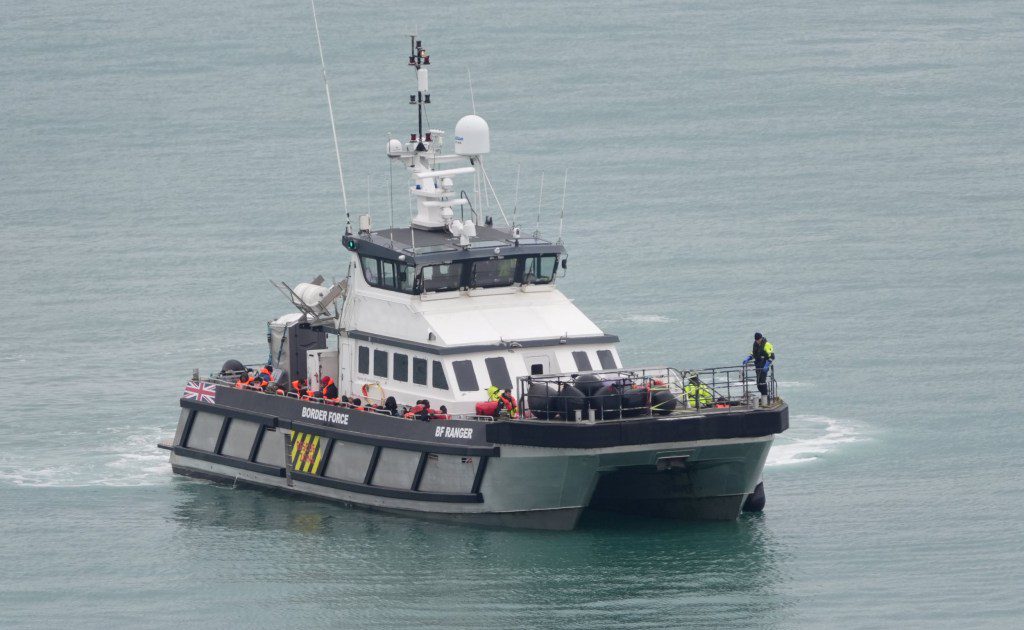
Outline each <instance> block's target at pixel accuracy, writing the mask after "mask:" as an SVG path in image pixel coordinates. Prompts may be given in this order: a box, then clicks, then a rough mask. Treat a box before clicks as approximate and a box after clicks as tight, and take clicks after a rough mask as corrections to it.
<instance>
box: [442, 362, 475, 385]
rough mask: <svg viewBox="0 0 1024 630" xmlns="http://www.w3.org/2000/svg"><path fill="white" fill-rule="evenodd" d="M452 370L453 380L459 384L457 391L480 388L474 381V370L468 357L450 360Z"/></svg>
mask: <svg viewBox="0 0 1024 630" xmlns="http://www.w3.org/2000/svg"><path fill="white" fill-rule="evenodd" d="M435 365H436V363H435ZM452 370H453V371H454V372H455V382H456V383H458V384H459V391H461V392H475V391H478V390H479V389H480V386H479V385H478V384H477V382H476V370H474V369H473V362H472V361H470V360H468V359H467V360H465V361H452Z"/></svg>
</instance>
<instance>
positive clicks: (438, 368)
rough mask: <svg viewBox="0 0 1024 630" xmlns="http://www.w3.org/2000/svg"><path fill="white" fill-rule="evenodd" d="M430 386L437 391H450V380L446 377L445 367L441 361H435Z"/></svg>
mask: <svg viewBox="0 0 1024 630" xmlns="http://www.w3.org/2000/svg"><path fill="white" fill-rule="evenodd" d="M430 384H431V385H433V386H434V387H436V388H437V389H448V379H447V378H445V376H444V365H442V364H441V362H440V361H434V369H433V373H432V374H431V376H430Z"/></svg>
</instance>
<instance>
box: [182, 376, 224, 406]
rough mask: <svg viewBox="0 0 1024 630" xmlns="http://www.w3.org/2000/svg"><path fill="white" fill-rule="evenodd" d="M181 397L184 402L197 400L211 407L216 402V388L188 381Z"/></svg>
mask: <svg viewBox="0 0 1024 630" xmlns="http://www.w3.org/2000/svg"><path fill="white" fill-rule="evenodd" d="M181 397H182V398H184V399H185V400H198V401H199V402H204V403H210V404H211V405H212V404H214V403H215V402H216V397H217V388H216V387H214V386H213V385H211V384H210V383H204V382H202V381H189V382H188V383H186V384H185V393H184V394H182V396H181Z"/></svg>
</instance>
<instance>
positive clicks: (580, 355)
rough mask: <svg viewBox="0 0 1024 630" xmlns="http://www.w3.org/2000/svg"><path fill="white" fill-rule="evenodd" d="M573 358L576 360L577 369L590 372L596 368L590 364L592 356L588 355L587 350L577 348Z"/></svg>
mask: <svg viewBox="0 0 1024 630" xmlns="http://www.w3.org/2000/svg"><path fill="white" fill-rule="evenodd" d="M572 358H573V359H575V360H576V369H578V370H580V371H581V372H589V371H591V370H593V369H594V368H593V366H592V365H590V357H588V356H587V353H586V351H584V350H576V351H574V352H573V353H572Z"/></svg>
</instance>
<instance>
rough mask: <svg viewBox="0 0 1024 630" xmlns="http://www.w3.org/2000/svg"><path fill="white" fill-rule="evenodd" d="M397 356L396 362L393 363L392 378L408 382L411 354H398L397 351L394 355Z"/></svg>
mask: <svg viewBox="0 0 1024 630" xmlns="http://www.w3.org/2000/svg"><path fill="white" fill-rule="evenodd" d="M392 356H393V357H395V359H394V360H395V362H394V363H393V364H392V366H391V367H392V369H391V378H393V379H395V380H396V381H402V382H403V383H406V382H408V381H409V355H407V354H398V353H397V352H396V353H395V354H393V355H392Z"/></svg>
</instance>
